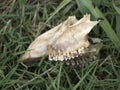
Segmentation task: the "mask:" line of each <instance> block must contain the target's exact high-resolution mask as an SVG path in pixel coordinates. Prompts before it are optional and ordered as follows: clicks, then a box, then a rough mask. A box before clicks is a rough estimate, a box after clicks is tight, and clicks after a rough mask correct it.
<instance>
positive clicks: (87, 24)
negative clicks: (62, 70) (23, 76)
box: [21, 14, 100, 61]
mask: <svg viewBox="0 0 120 90" xmlns="http://www.w3.org/2000/svg"><path fill="white" fill-rule="evenodd" d="M99 22H100V20H98V21H90V15H89V14H86V15H84V16H83V18H81V19H80V20H77V19H76V17H75V16H69V17H68V19H67V20H66V21H64V22H62V23H61V24H59V25H58V26H56V27H54V28H52V29H50V30H48V31H47V32H45V33H43V34H42V35H40V36H38V37H37V38H36V39H35V40H34V41H33V42H32V43H31V44H30V46H29V47H28V49H27V51H26V52H25V54H24V55H23V56H22V58H21V61H25V60H29V59H32V58H33V59H35V58H39V57H42V56H44V55H48V56H49V57H50V58H49V59H50V60H55V61H57V60H60V59H61V60H60V61H63V60H64V59H65V60H66V59H67V58H70V57H71V56H70V53H71V52H74V51H77V50H79V49H81V48H84V49H86V48H88V47H89V45H90V43H89V41H88V33H89V32H90V31H91V29H92V28H93V27H94V26H95V25H96V24H98V23H99ZM81 52H82V53H83V52H84V50H83V51H81ZM69 56H70V57H69ZM51 57H52V58H51Z"/></svg>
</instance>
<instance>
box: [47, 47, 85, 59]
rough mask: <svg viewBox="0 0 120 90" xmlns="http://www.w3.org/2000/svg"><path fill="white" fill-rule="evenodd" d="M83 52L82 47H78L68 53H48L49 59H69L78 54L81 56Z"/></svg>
mask: <svg viewBox="0 0 120 90" xmlns="http://www.w3.org/2000/svg"><path fill="white" fill-rule="evenodd" d="M84 53H85V50H84V48H80V49H78V50H76V51H73V52H70V53H64V54H62V55H52V54H51V55H49V60H50V61H52V60H54V61H58V60H59V61H63V60H66V61H67V60H70V59H74V58H75V57H78V56H79V55H80V56H82V54H84Z"/></svg>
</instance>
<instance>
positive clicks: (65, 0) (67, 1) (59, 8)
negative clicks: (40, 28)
mask: <svg viewBox="0 0 120 90" xmlns="http://www.w3.org/2000/svg"><path fill="white" fill-rule="evenodd" d="M70 2H71V0H63V1H62V2H61V3H60V5H59V6H58V7H57V9H56V10H55V11H54V12H53V13H52V14H51V16H50V17H49V18H48V19H47V21H46V22H45V23H47V22H49V21H50V20H51V19H52V18H53V17H54V15H55V14H57V13H58V12H59V11H60V10H61V9H62V8H64V7H65V6H66V5H67V4H68V3H70Z"/></svg>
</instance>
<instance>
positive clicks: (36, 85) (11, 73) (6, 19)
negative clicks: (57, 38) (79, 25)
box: [0, 0, 120, 90]
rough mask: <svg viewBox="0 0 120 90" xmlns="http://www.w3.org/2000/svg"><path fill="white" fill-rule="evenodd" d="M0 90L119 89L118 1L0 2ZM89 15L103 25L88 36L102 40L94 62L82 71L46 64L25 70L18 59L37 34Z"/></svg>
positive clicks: (119, 5)
mask: <svg viewBox="0 0 120 90" xmlns="http://www.w3.org/2000/svg"><path fill="white" fill-rule="evenodd" d="M0 2H1V3H0V6H1V8H0V13H1V14H0V90H33V89H34V90H120V61H119V60H120V53H119V51H120V25H119V23H120V19H119V18H120V8H119V7H120V1H119V0H118V1H117V0H113V1H110V0H97V2H96V1H95V0H92V2H91V0H43V1H41V0H9V2H8V1H7V0H4V1H0ZM85 13H90V14H91V15H92V19H93V20H96V19H97V18H98V17H102V18H103V19H104V21H103V22H102V23H101V24H99V25H98V26H97V27H95V28H94V29H93V31H92V32H91V35H93V37H99V38H101V39H102V40H103V48H102V49H101V52H100V54H99V57H98V61H96V62H94V63H92V64H89V65H87V66H86V67H70V66H65V65H64V64H63V63H60V62H50V61H48V60H47V59H46V58H45V57H42V58H41V59H40V61H39V62H32V63H29V64H27V67H26V66H23V65H21V64H20V63H19V59H20V56H21V55H22V54H23V52H24V51H25V50H26V49H27V47H28V45H29V44H30V43H31V42H32V41H33V40H34V39H35V38H36V37H37V36H38V35H40V33H41V32H44V31H47V30H49V29H50V28H52V27H54V26H56V25H58V24H59V23H60V22H62V21H64V20H65V19H66V18H67V17H68V16H70V15H75V16H76V17H77V18H78V19H80V18H81V17H82V16H83V15H84V14H85Z"/></svg>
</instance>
